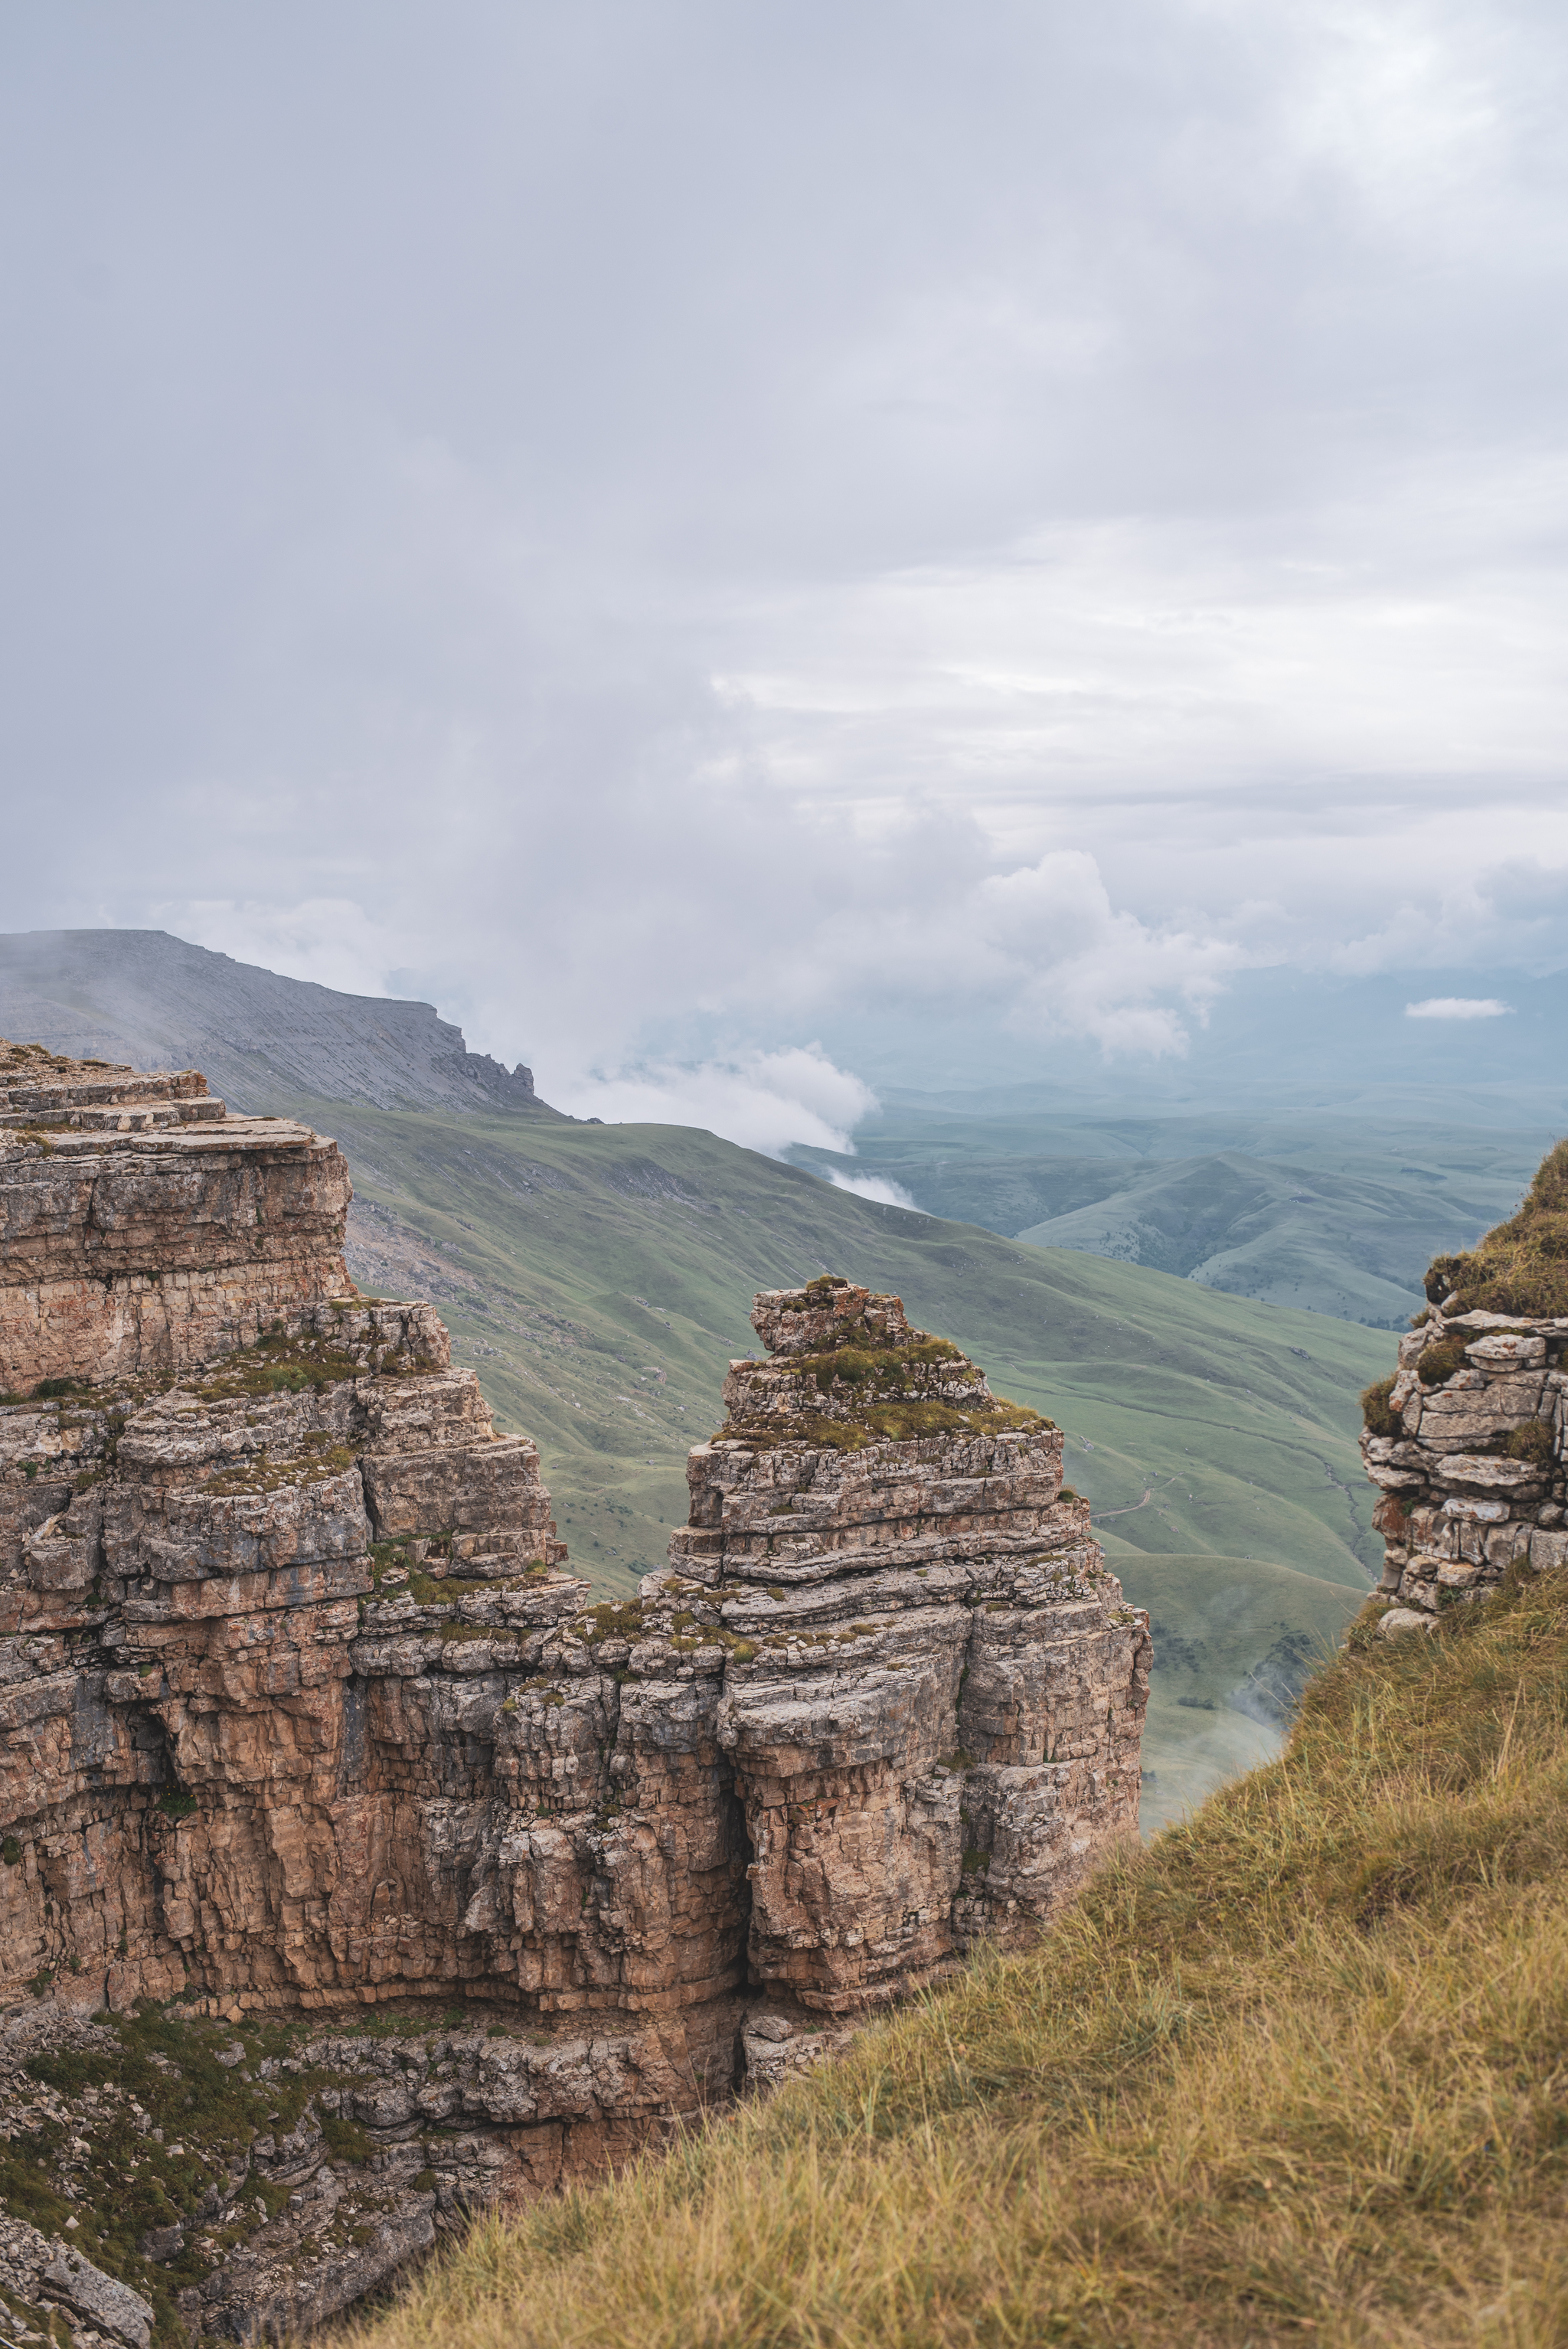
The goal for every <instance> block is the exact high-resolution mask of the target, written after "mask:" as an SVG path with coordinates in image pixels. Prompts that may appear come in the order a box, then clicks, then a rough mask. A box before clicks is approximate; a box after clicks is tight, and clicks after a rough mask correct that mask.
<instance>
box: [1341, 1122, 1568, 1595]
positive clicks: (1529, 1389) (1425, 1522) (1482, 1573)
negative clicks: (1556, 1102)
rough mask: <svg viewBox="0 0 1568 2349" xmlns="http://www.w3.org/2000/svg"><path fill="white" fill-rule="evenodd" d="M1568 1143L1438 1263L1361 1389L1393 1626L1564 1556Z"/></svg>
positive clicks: (1567, 1557)
mask: <svg viewBox="0 0 1568 2349" xmlns="http://www.w3.org/2000/svg"><path fill="white" fill-rule="evenodd" d="M1565 1267H1568V1143H1558V1144H1557V1146H1556V1148H1555V1149H1554V1150H1552V1151H1549V1152H1548V1154H1547V1155H1546V1157H1545V1158H1544V1159H1543V1160H1542V1163H1541V1165H1540V1167H1539V1168H1538V1169H1537V1171H1536V1174H1535V1178H1534V1180H1533V1182H1532V1184H1531V1186H1530V1189H1529V1191H1528V1193H1527V1194H1526V1195H1525V1197H1524V1199H1523V1201H1522V1204H1521V1206H1520V1207H1519V1210H1518V1212H1517V1214H1515V1215H1513V1216H1511V1217H1510V1218H1509V1220H1508V1221H1507V1222H1506V1223H1503V1224H1499V1225H1498V1226H1497V1227H1496V1229H1495V1230H1493V1231H1490V1232H1488V1233H1487V1234H1486V1235H1485V1237H1483V1238H1482V1239H1481V1240H1480V1242H1479V1243H1478V1245H1477V1247H1475V1248H1474V1249H1473V1250H1470V1251H1469V1252H1467V1253H1466V1254H1463V1255H1458V1256H1442V1257H1438V1258H1437V1260H1436V1261H1435V1263H1433V1264H1432V1266H1431V1267H1430V1268H1429V1271H1428V1273H1427V1278H1426V1288H1427V1295H1428V1297H1429V1299H1430V1300H1431V1301H1430V1303H1429V1306H1428V1307H1427V1309H1425V1311H1424V1312H1423V1313H1422V1314H1421V1316H1420V1318H1419V1319H1418V1322H1417V1324H1416V1326H1415V1327H1414V1328H1413V1329H1412V1330H1410V1332H1409V1334H1408V1336H1407V1337H1404V1338H1402V1339H1401V1340H1400V1341H1399V1363H1398V1370H1397V1371H1396V1372H1395V1374H1394V1376H1393V1377H1392V1378H1391V1379H1385V1380H1384V1381H1382V1382H1381V1383H1380V1384H1379V1385H1377V1386H1375V1387H1368V1388H1367V1392H1366V1393H1365V1394H1364V1395H1363V1397H1362V1399H1361V1400H1362V1407H1363V1410H1364V1413H1365V1415H1366V1421H1367V1425H1366V1428H1365V1431H1364V1433H1363V1434H1362V1438H1361V1449H1362V1453H1363V1455H1364V1457H1365V1459H1366V1462H1367V1475H1369V1476H1370V1477H1371V1479H1372V1481H1373V1483H1374V1484H1375V1485H1378V1486H1379V1487H1380V1488H1381V1495H1382V1497H1381V1498H1380V1500H1379V1501H1378V1504H1377V1509H1376V1511H1375V1512H1374V1515H1373V1520H1372V1522H1373V1524H1374V1525H1375V1526H1377V1529H1378V1531H1379V1532H1380V1533H1381V1534H1382V1536H1383V1539H1384V1547H1385V1566H1384V1572H1383V1579H1382V1583H1381V1586H1380V1595H1381V1596H1382V1597H1383V1598H1385V1599H1392V1600H1394V1601H1396V1602H1397V1603H1396V1604H1395V1605H1394V1606H1393V1607H1391V1608H1390V1609H1389V1610H1388V1612H1387V1614H1385V1616H1384V1617H1383V1624H1384V1627H1385V1628H1386V1629H1387V1630H1390V1631H1393V1632H1398V1631H1401V1630H1413V1629H1415V1628H1417V1627H1418V1626H1419V1625H1421V1624H1427V1625H1430V1624H1431V1623H1432V1622H1434V1621H1435V1620H1436V1619H1437V1615H1438V1611H1439V1609H1441V1608H1443V1607H1446V1606H1451V1605H1453V1604H1454V1603H1456V1602H1457V1601H1460V1600H1464V1599H1475V1598H1477V1597H1480V1596H1481V1595H1483V1594H1484V1593H1485V1592H1486V1591H1488V1590H1489V1589H1495V1588H1496V1587H1497V1585H1498V1584H1499V1583H1500V1582H1501V1580H1502V1578H1503V1577H1504V1576H1505V1575H1506V1574H1507V1573H1508V1572H1509V1571H1510V1569H1519V1568H1525V1569H1527V1570H1528V1569H1531V1568H1533V1569H1535V1570H1537V1571H1539V1570H1540V1569H1541V1568H1544V1567H1555V1566H1562V1565H1563V1564H1565V1563H1568V1532H1564V1531H1563V1513H1564V1505H1565V1504H1568V1463H1565V1461H1564V1444H1565V1443H1568V1433H1565V1431H1568V1271H1565Z"/></svg>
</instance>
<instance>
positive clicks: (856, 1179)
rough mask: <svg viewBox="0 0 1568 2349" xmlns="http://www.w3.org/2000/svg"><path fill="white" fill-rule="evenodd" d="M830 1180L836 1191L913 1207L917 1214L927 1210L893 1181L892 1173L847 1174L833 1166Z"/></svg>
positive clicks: (880, 1201)
mask: <svg viewBox="0 0 1568 2349" xmlns="http://www.w3.org/2000/svg"><path fill="white" fill-rule="evenodd" d="M828 1180H829V1182H830V1184H831V1185H832V1186H833V1188H834V1190H835V1191H848V1192H851V1194H852V1195H853V1196H854V1197H855V1198H857V1199H874V1200H875V1201H876V1202H877V1204H878V1206H883V1207H913V1209H914V1212H915V1214H916V1215H917V1216H923V1215H924V1214H925V1212H926V1210H925V1209H924V1208H923V1207H920V1206H915V1203H914V1200H913V1196H912V1195H911V1194H910V1193H909V1192H908V1191H906V1190H905V1189H904V1187H903V1184H902V1183H895V1182H893V1180H892V1177H891V1176H890V1175H886V1174H845V1173H844V1171H843V1169H842V1168H841V1167H839V1166H831V1167H830V1168H829V1169H828Z"/></svg>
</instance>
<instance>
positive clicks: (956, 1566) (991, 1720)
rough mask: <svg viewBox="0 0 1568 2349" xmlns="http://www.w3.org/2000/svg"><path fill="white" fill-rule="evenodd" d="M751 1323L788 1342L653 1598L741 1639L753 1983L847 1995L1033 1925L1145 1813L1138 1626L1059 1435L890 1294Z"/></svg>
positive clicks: (902, 1983) (738, 1390)
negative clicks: (1064, 1466) (911, 1317)
mask: <svg viewBox="0 0 1568 2349" xmlns="http://www.w3.org/2000/svg"><path fill="white" fill-rule="evenodd" d="M752 1319H753V1324H754V1326H755V1327H756V1329H757V1330H758V1334H759V1335H760V1336H761V1337H762V1339H763V1340H764V1342H765V1343H766V1344H767V1345H769V1347H770V1348H771V1349H772V1350H773V1352H772V1356H771V1359H770V1360H769V1361H765V1362H749V1361H747V1362H736V1363H734V1364H732V1365H731V1368H730V1373H729V1377H728V1379H727V1381H726V1385H725V1400H726V1402H727V1404H728V1406H729V1413H730V1420H729V1424H728V1425H727V1428H726V1429H725V1430H724V1431H723V1432H722V1433H721V1434H720V1435H719V1436H718V1437H717V1438H716V1439H715V1441H714V1442H713V1443H712V1444H707V1445H705V1446H702V1447H699V1448H698V1449H697V1450H696V1451H695V1452H694V1453H693V1454H692V1455H691V1462H690V1465H689V1467H688V1471H687V1476H688V1482H689V1484H690V1486H691V1495H692V1506H691V1522H690V1525H689V1526H688V1527H687V1529H686V1531H685V1532H684V1533H681V1534H677V1535H676V1537H675V1540H674V1541H673V1542H672V1544H671V1572H670V1574H669V1575H666V1576H665V1577H663V1578H655V1579H654V1581H653V1582H652V1583H650V1584H645V1586H644V1592H645V1608H646V1609H648V1610H649V1611H650V1612H654V1611H657V1612H658V1614H659V1616H660V1619H661V1620H662V1621H664V1622H665V1623H667V1625H668V1636H669V1638H670V1639H671V1640H672V1641H674V1642H679V1641H681V1640H686V1641H687V1642H697V1643H700V1642H701V1640H703V1639H704V1638H705V1637H708V1636H712V1630H713V1629H714V1628H717V1631H718V1632H719V1634H720V1636H722V1637H723V1638H724V1639H725V1640H727V1642H728V1643H729V1646H728V1651H727V1655H726V1657H725V1659H724V1671H723V1676H722V1690H721V1691H720V1692H716V1695H717V1702H716V1711H715V1723H716V1732H717V1738H718V1742H719V1744H721V1745H722V1747H723V1749H724V1751H725V1753H726V1754H727V1755H728V1756H729V1758H730V1760H731V1763H732V1764H733V1767H734V1772H735V1785H736V1789H737V1792H738V1796H739V1799H740V1802H741V1805H742V1807H743V1810H744V1813H745V1819H746V1827H747V1833H748V1839H749V1841H750V1844H751V1847H752V1849H753V1852H754V1855H755V1856H754V1858H753V1861H752V1865H751V1868H750V1876H751V1896H752V1900H751V1923H750V1932H749V1949H750V1963H751V1970H752V1974H753V1978H754V1979H756V1980H760V1981H763V1982H776V1983H778V1984H779V1986H780V1987H781V1988H787V1989H788V1990H789V1991H791V1992H793V1993H794V1994H795V1995H796V1996H797V1997H798V1998H799V2000H800V2001H801V2002H802V2003H803V2004H804V2005H805V2006H807V2007H808V2008H811V2007H815V2008H818V2009H830V2010H832V2011H835V2012H840V2013H842V2012H851V2011H853V2010H854V2009H856V2008H857V2007H861V2006H864V2005H867V2004H872V2003H875V2002H879V2001H881V2000H882V1999H885V1998H888V1997H892V1996H896V1995H898V1994H900V1993H901V1992H906V1991H908V1990H910V1989H912V1988H913V1987H914V1986H915V1985H917V1984H918V1983H920V1982H925V1981H928V1980H930V1979H931V1978H932V1976H933V1974H934V1973H935V1972H937V1971H940V1970H941V1969H942V1968H943V1967H944V1966H945V1965H946V1964H947V1963H949V1962H950V1961H951V1959H952V1957H953V1955H954V1951H959V1950H962V1948H963V1947H964V1946H965V1944H966V1942H967V1941H968V1940H971V1939H972V1938H973V1937H974V1936H975V1934H976V1933H979V1932H986V1933H990V1934H993V1935H996V1936H999V1937H1000V1938H1003V1939H1007V1938H1010V1937H1014V1936H1016V1934H1018V1933H1019V1932H1020V1931H1022V1930H1026V1929H1027V1928H1029V1927H1032V1926H1034V1925H1036V1924H1037V1923H1038V1921H1039V1920H1040V1919H1041V1918H1043V1917H1044V1916H1045V1915H1046V1914H1047V1913H1048V1911H1049V1910H1050V1909H1051V1908H1052V1907H1053V1906H1054V1905H1055V1904H1056V1903H1057V1901H1058V1900H1059V1899H1061V1898H1062V1896H1063V1895H1064V1893H1066V1892H1067V1891H1068V1890H1070V1889H1072V1888H1073V1887H1074V1886H1075V1885H1076V1884H1077V1883H1078V1881H1079V1880H1080V1879H1081V1878H1082V1876H1083V1874H1084V1872H1085V1870H1086V1868H1088V1866H1089V1865H1090V1864H1091V1863H1092V1861H1093V1860H1094V1858H1095V1857H1098V1855H1099V1853H1100V1852H1101V1851H1103V1849H1104V1848H1105V1847H1106V1845H1107V1843H1108V1842H1109V1840H1111V1839H1112V1838H1113V1837H1116V1836H1118V1835H1119V1834H1122V1833H1124V1832H1127V1831H1129V1830H1130V1829H1131V1828H1132V1827H1134V1826H1136V1824H1137V1817H1138V1781H1139V1754H1140V1738H1141V1733H1142V1723H1143V1713H1144V1708H1145V1704H1146V1702H1147V1695H1148V1681H1149V1661H1150V1643H1149V1633H1148V1626H1147V1618H1146V1617H1144V1616H1143V1615H1141V1614H1140V1613H1139V1612H1138V1611H1137V1610H1136V1609H1131V1608H1129V1607H1127V1606H1126V1605H1124V1603H1123V1601H1122V1596H1121V1588H1120V1585H1119V1583H1118V1582H1117V1581H1116V1579H1115V1578H1114V1576H1112V1575H1110V1574H1109V1573H1108V1572H1107V1570H1106V1566H1105V1559H1104V1556H1103V1554H1102V1552H1101V1550H1100V1548H1099V1544H1098V1543H1097V1542H1095V1541H1094V1540H1093V1539H1092V1537H1091V1536H1090V1533H1089V1513H1088V1504H1087V1502H1084V1501H1081V1500H1079V1499H1078V1497H1077V1495H1073V1494H1070V1493H1066V1492H1064V1491H1063V1488H1062V1473H1061V1462H1062V1439H1061V1436H1060V1433H1058V1432H1057V1429H1056V1428H1054V1427H1053V1426H1052V1425H1051V1424H1050V1423H1049V1422H1048V1421H1045V1420H1042V1419H1040V1418H1039V1417H1038V1415H1037V1413H1034V1412H1029V1411H1020V1410H1017V1409H1016V1408H1014V1407H1013V1406H1012V1405H1009V1404H1005V1403H999V1402H996V1401H995V1399H994V1398H993V1397H992V1395H991V1393H990V1391H989V1389H988V1387H987V1386H986V1383H985V1378H984V1376H983V1375H982V1373H981V1372H980V1371H977V1370H976V1369H975V1365H974V1364H973V1363H972V1362H970V1361H966V1360H965V1357H964V1356H963V1355H962V1354H960V1353H959V1351H958V1350H957V1349H956V1347H954V1346H951V1345H949V1344H947V1343H946V1342H945V1341H944V1340H940V1339H933V1338H930V1337H927V1336H926V1335H925V1334H924V1333H923V1332H922V1331H919V1330H911V1329H910V1328H909V1326H908V1324H907V1322H906V1321H905V1319H904V1316H903V1307H902V1305H901V1304H900V1302H899V1300H898V1299H897V1298H889V1297H873V1296H871V1295H869V1294H868V1292H867V1291H866V1290H864V1289H863V1288H851V1286H850V1285H849V1284H848V1283H847V1282H821V1283H817V1284H813V1286H812V1287H811V1288H806V1289H799V1290H782V1291H776V1292H772V1293H769V1294H766V1295H764V1296H761V1297H759V1298H758V1300H757V1307H756V1310H755V1312H754V1313H753V1316H752ZM676 1602H680V1603H679V1604H678V1605H677V1603H676ZM672 1608H674V1609H675V1611H674V1612H673V1613H672V1612H670V1611H669V1610H670V1609H672ZM698 1652H699V1653H700V1645H699V1648H698Z"/></svg>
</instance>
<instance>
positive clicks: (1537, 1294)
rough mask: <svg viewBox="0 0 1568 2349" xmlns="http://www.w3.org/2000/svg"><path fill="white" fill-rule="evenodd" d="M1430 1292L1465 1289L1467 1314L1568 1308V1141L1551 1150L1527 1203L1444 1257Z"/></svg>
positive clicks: (1436, 1299)
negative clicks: (1460, 1252) (1463, 1251)
mask: <svg viewBox="0 0 1568 2349" xmlns="http://www.w3.org/2000/svg"><path fill="white" fill-rule="evenodd" d="M1426 1288H1427V1295H1428V1296H1429V1298H1430V1299H1431V1300H1432V1302H1433V1304H1434V1305H1438V1304H1440V1303H1441V1302H1442V1300H1443V1299H1444V1298H1445V1297H1447V1296H1448V1295H1449V1291H1450V1290H1457V1291H1458V1292H1459V1296H1460V1304H1461V1306H1462V1308H1463V1310H1464V1311H1465V1312H1467V1313H1472V1312H1482V1313H1518V1314H1528V1315H1534V1316H1539V1317H1541V1318H1542V1319H1545V1318H1546V1317H1547V1316H1549V1315H1554V1314H1561V1313H1568V1142H1560V1143H1558V1144H1557V1146H1556V1148H1555V1149H1554V1150H1550V1151H1548V1152H1547V1154H1546V1156H1545V1157H1544V1158H1543V1159H1542V1162H1541V1164H1540V1165H1539V1166H1538V1167H1537V1169H1536V1172H1535V1180H1534V1181H1533V1182H1532V1185H1531V1186H1530V1189H1529V1191H1528V1193H1527V1194H1526V1195H1525V1200H1524V1204H1523V1206H1522V1207H1521V1208H1520V1210H1519V1213H1518V1214H1517V1215H1516V1216H1511V1217H1510V1219H1509V1221H1508V1222H1507V1223H1506V1224H1499V1225H1498V1226H1497V1227H1496V1228H1495V1230H1493V1231H1490V1232H1488V1233H1487V1235H1486V1237H1484V1238H1483V1239H1481V1240H1480V1241H1478V1243H1477V1244H1476V1246H1475V1247H1474V1248H1472V1249H1471V1250H1470V1252H1469V1254H1468V1255H1464V1256H1439V1257H1434V1258H1433V1260H1432V1263H1431V1265H1430V1266H1429V1268H1428V1271H1427V1280H1426Z"/></svg>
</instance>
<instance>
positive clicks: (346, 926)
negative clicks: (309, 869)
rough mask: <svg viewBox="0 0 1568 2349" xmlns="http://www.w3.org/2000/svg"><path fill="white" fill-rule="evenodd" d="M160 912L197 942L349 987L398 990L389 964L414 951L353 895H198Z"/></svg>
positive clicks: (352, 991)
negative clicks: (249, 900) (299, 898)
mask: <svg viewBox="0 0 1568 2349" xmlns="http://www.w3.org/2000/svg"><path fill="white" fill-rule="evenodd" d="M152 912H153V914H154V916H155V917H157V918H158V920H159V923H160V926H164V927H168V928H170V929H173V930H174V931H175V933H176V935H177V936H180V937H183V938H189V939H190V940H191V944H192V946H198V947H209V948H210V949H211V952H212V953H214V954H226V955H232V957H233V958H234V960H235V961H236V962H248V963H256V964H259V965H260V967H261V968H262V969H263V970H275V971H279V972H281V973H282V974H283V976H284V978H304V979H314V980H315V983H316V985H317V986H318V987H332V988H337V989H339V991H340V992H342V993H343V994H345V995H391V994H395V993H397V988H395V987H393V986H391V985H390V984H389V983H388V970H389V966H390V965H391V964H392V963H394V962H403V963H407V960H408V958H409V943H410V942H409V940H408V938H407V935H406V934H405V935H399V934H397V933H395V932H392V931H388V930H386V929H384V928H382V927H381V926H379V925H378V924H377V923H376V922H375V921H373V920H372V919H371V917H370V916H369V915H367V914H366V911H365V909H364V907H363V906H362V905H356V903H355V902H354V901H353V899H352V898H346V897H309V898H306V899H305V900H304V903H303V904H302V905H254V904H244V903H237V902H236V901H235V900H233V899H232V898H228V899H212V898H195V899H187V900H186V901H185V902H184V903H183V904H181V905H159V906H155V907H153V908H152ZM437 1009H440V1007H439V1006H438V1007H437Z"/></svg>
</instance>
